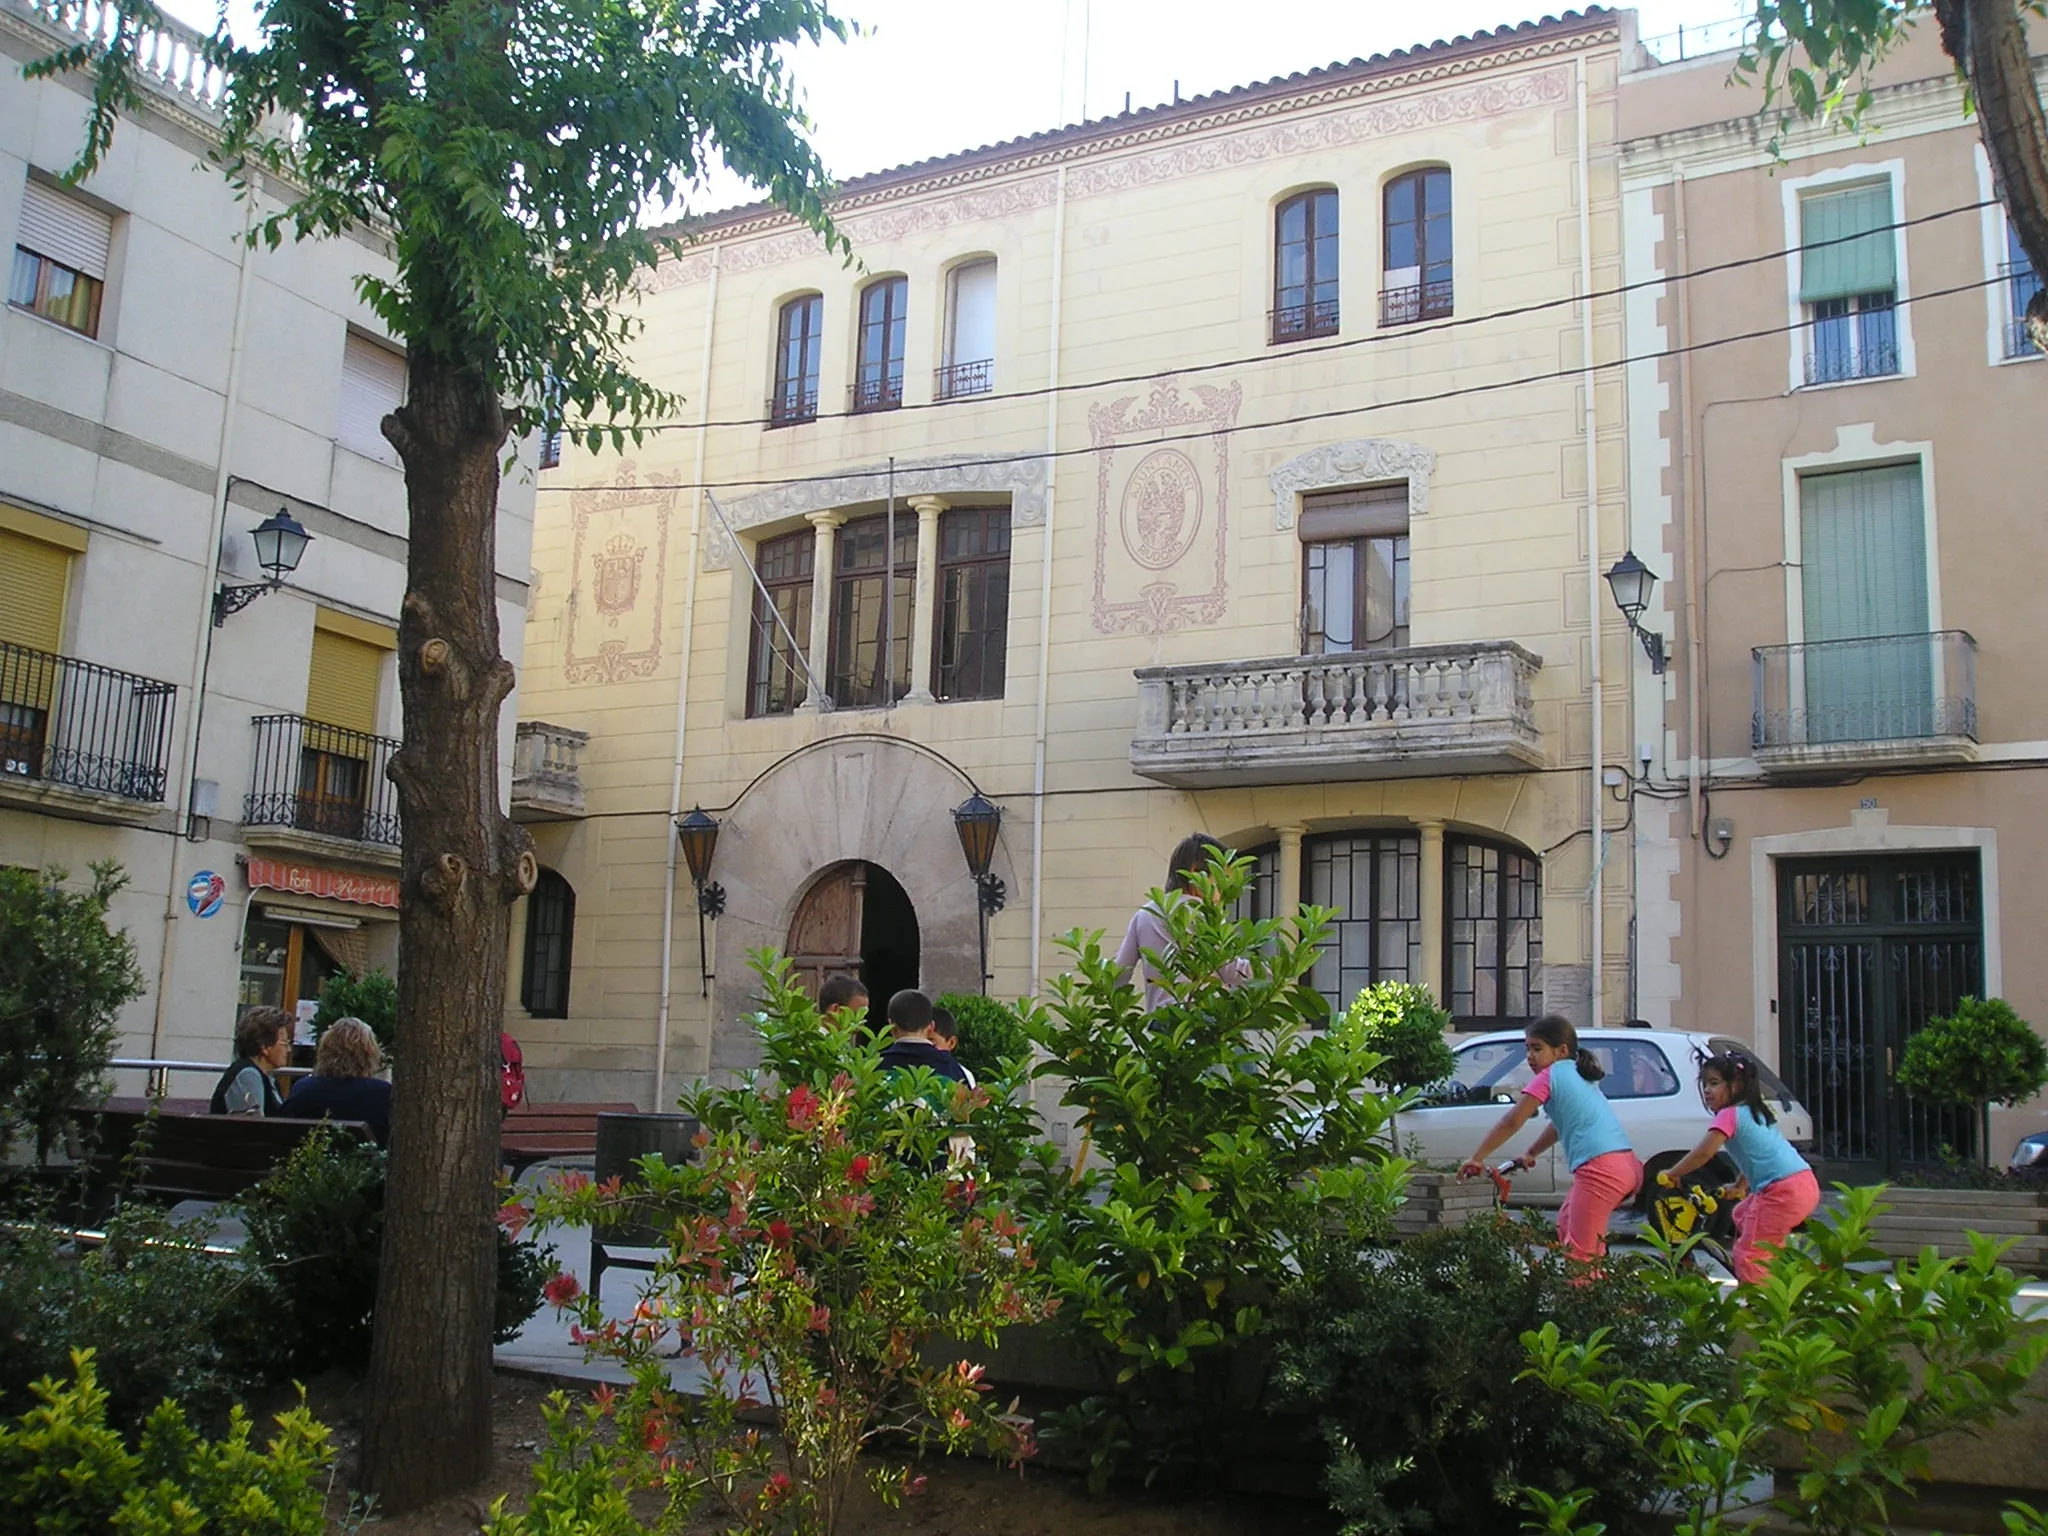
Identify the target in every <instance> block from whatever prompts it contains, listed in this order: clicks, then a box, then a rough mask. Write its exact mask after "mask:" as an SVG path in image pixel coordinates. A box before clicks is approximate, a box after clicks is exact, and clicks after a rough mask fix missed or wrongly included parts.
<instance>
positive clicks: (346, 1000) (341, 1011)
mask: <svg viewBox="0 0 2048 1536" xmlns="http://www.w3.org/2000/svg"><path fill="white" fill-rule="evenodd" d="M336 1019H361V1020H362V1021H363V1022H364V1023H365V1024H367V1025H369V1026H370V1033H371V1034H373V1035H375V1036H376V1037H377V1047H378V1049H379V1050H381V1051H383V1053H384V1059H385V1061H386V1062H389V1061H391V1060H393V1059H394V1055H395V1048H396V1046H397V1044H398V983H397V982H396V981H394V980H393V979H392V978H391V977H390V976H389V975H388V974H386V973H385V972H384V971H383V970H381V969H379V970H374V971H367V972H364V973H362V974H361V975H358V974H357V973H356V972H354V971H337V972H335V973H334V974H333V975H332V976H330V977H328V978H327V981H326V983H325V984H324V985H323V986H322V987H321V988H320V1011H319V1012H318V1013H315V1014H314V1015H313V1038H314V1039H316V1040H317V1039H319V1038H320V1036H322V1035H323V1034H325V1033H326V1032H327V1026H328V1025H330V1024H332V1023H333V1022H334V1021H335V1020H336Z"/></svg>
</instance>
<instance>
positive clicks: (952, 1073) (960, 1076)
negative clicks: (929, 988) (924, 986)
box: [882, 988, 967, 1083]
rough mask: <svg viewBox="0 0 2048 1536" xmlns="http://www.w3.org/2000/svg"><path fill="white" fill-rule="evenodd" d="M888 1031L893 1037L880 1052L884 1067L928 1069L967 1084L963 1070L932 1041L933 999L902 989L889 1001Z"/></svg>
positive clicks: (897, 1069) (892, 1069)
mask: <svg viewBox="0 0 2048 1536" xmlns="http://www.w3.org/2000/svg"><path fill="white" fill-rule="evenodd" d="M889 1028H890V1030H891V1032H892V1033H893V1034H894V1035H895V1038H894V1039H893V1040H891V1041H890V1042H889V1045H888V1048H887V1049H886V1050H884V1051H883V1052H882V1065H883V1066H885V1067H887V1068H889V1069H890V1070H891V1071H900V1070H902V1069H904V1068H906V1067H929V1068H931V1070H932V1071H933V1072H935V1073H937V1074H938V1075H939V1076H940V1077H945V1078H950V1079H952V1080H953V1081H954V1082H956V1083H964V1082H966V1081H967V1071H966V1069H965V1068H964V1067H962V1066H961V1065H960V1063H959V1062H957V1061H955V1060H954V1059H953V1057H952V1054H951V1053H950V1052H948V1051H942V1050H940V1049H939V1047H938V1046H937V1045H936V1044H935V1043H934V1042H933V1040H932V1000H931V999H930V998H928V997H926V996H925V995H924V994H923V993H922V992H916V991H912V990H910V989H909V988H905V989H904V990H903V991H901V992H898V993H897V994H896V995H895V996H894V997H892V998H890V999H889Z"/></svg>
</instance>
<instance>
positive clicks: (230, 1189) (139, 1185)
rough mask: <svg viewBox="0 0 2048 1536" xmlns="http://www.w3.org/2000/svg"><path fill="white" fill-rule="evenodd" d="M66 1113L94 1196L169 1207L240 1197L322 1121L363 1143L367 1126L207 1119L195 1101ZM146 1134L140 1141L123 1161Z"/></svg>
mask: <svg viewBox="0 0 2048 1536" xmlns="http://www.w3.org/2000/svg"><path fill="white" fill-rule="evenodd" d="M195 1105H196V1106H197V1107H196V1109H195V1108H194V1107H193V1106H195ZM71 1113H72V1118H73V1120H74V1122H75V1123H76V1124H77V1126H78V1131H79V1136H80V1141H81V1150H82V1151H83V1153H84V1161H85V1163H86V1166H87V1168H88V1169H89V1170H90V1179H91V1183H92V1186H93V1188H94V1189H95V1190H96V1191H100V1190H117V1191H126V1190H134V1191H137V1192H140V1193H143V1194H147V1195H152V1196H156V1197H158V1198H161V1199H168V1200H172V1201H178V1200H227V1199H231V1198H233V1197H234V1196H236V1195H239V1194H241V1193H243V1192H244V1191H246V1190H247V1189H249V1188H250V1187H251V1186H253V1185H255V1184H258V1183H261V1182H262V1180H263V1179H264V1177H265V1176H266V1175H268V1174H270V1173H271V1172H273V1171H275V1170H276V1169H277V1167H278V1166H279V1165H280V1164H282V1163H283V1162H284V1160H285V1159H286V1158H288V1157H290V1156H291V1155H292V1153H293V1151H295V1150H296V1149H297V1147H298V1145H299V1143H301V1142H302V1141H304V1140H305V1139H306V1137H307V1136H308V1135H310V1134H311V1133H312V1131H313V1128H314V1127H315V1126H317V1125H321V1124H323V1123H325V1124H331V1125H334V1126H336V1127H337V1128H339V1129H340V1130H341V1131H342V1132H343V1133H344V1134H345V1135H350V1136H355V1137H359V1138H360V1139H362V1140H364V1141H368V1140H370V1128H369V1127H368V1126H367V1125H364V1124H363V1123H362V1122H361V1121H359V1120H336V1121H327V1122H322V1121H319V1120H298V1119H287V1118H285V1117H283V1116H274V1117H271V1118H268V1119H266V1118H265V1117H263V1116H261V1115H212V1114H208V1113H207V1112H206V1104H205V1101H203V1100H196V1099H165V1100H163V1101H162V1102H161V1103H159V1104H158V1105H156V1106H155V1107H154V1108H152V1106H151V1104H150V1101H149V1100H147V1099H109V1100H107V1101H106V1102H105V1103H104V1104H99V1105H91V1106H84V1107H81V1108H78V1109H74V1110H73V1111H72V1112H71ZM145 1130H146V1135H147V1140H146V1141H145V1142H144V1144H143V1147H142V1150H141V1152H140V1154H139V1155H136V1156H135V1157H134V1158H133V1160H132V1161H130V1154H131V1153H135V1152H136V1139H137V1138H138V1137H139V1136H143V1135H144V1134H145Z"/></svg>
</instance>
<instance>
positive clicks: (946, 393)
mask: <svg viewBox="0 0 2048 1536" xmlns="http://www.w3.org/2000/svg"><path fill="white" fill-rule="evenodd" d="M995 387H996V363H995V359H994V358H992V357H985V358H983V359H982V360H981V361H980V362H978V363H949V364H947V365H946V366H945V367H944V368H940V369H938V370H936V371H935V372H934V373H933V374H932V398H933V399H934V400H964V399H966V398H967V397H968V396H970V395H985V394H988V393H989V392H990V391H991V390H993V389H994V388H995Z"/></svg>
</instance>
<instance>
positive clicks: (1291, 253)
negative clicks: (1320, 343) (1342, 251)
mask: <svg viewBox="0 0 2048 1536" xmlns="http://www.w3.org/2000/svg"><path fill="white" fill-rule="evenodd" d="M1337 319H1338V306H1337V194H1336V192H1335V190H1333V189H1331V188H1329V187H1324V188H1320V189H1318V190H1317V191H1314V192H1302V193H1299V194H1298V195H1296V196H1294V197H1290V198H1288V199H1287V201H1286V202H1284V203H1282V204H1281V205H1280V206H1279V207H1278V208H1277V209H1275V210H1274V215H1273V313H1272V316H1271V322H1272V323H1271V327H1270V335H1271V337H1272V341H1273V345H1274V346H1279V345H1280V344H1281V343H1282V342H1288V341H1305V340H1307V339H1308V338H1309V337H1311V336H1334V335H1336V334H1337Z"/></svg>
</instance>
